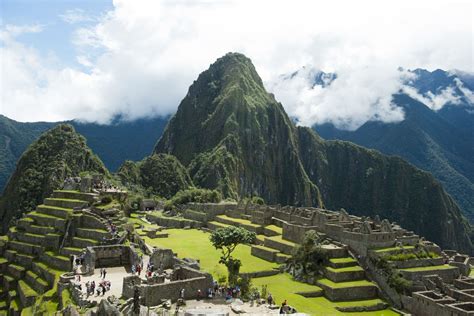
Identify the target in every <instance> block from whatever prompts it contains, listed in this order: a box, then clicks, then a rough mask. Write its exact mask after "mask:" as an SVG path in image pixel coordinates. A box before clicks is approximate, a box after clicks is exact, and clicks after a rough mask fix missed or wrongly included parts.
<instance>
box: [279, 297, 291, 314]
mask: <svg viewBox="0 0 474 316" xmlns="http://www.w3.org/2000/svg"><path fill="white" fill-rule="evenodd" d="M288 312H289V308H288V303H287V302H286V300H284V301H283V303H281V307H280V314H287V313H288Z"/></svg>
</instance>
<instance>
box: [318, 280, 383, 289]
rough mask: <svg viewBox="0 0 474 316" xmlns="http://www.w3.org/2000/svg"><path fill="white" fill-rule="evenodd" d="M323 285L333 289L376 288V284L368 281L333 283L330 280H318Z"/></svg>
mask: <svg viewBox="0 0 474 316" xmlns="http://www.w3.org/2000/svg"><path fill="white" fill-rule="evenodd" d="M318 282H320V283H321V284H324V285H326V286H329V287H332V288H345V287H353V286H371V285H372V286H375V284H374V283H372V282H370V281H367V280H360V281H348V282H337V283H336V282H333V281H331V280H329V279H321V280H318Z"/></svg>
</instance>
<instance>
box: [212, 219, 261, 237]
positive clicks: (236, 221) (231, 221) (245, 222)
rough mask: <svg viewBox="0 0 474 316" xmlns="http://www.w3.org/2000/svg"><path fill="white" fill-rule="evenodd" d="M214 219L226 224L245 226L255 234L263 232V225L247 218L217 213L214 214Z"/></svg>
mask: <svg viewBox="0 0 474 316" xmlns="http://www.w3.org/2000/svg"><path fill="white" fill-rule="evenodd" d="M216 221H217V222H219V223H223V224H227V225H232V226H238V227H242V228H245V229H247V230H249V231H251V232H254V233H256V234H257V235H259V234H262V233H263V227H262V226H261V225H257V224H254V223H252V222H251V221H249V220H245V219H241V218H233V217H230V216H227V215H218V216H216Z"/></svg>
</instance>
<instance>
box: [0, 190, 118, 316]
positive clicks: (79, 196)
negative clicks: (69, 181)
mask: <svg viewBox="0 0 474 316" xmlns="http://www.w3.org/2000/svg"><path fill="white" fill-rule="evenodd" d="M97 197H98V195H97V194H92V193H81V192H78V191H61V190H58V191H54V193H53V195H52V196H51V197H50V198H46V199H45V200H44V203H43V204H41V205H38V206H37V208H36V210H35V211H32V212H29V213H28V214H26V215H25V216H24V217H23V218H21V219H20V220H18V223H17V226H16V227H13V228H11V229H10V231H9V232H8V241H7V242H6V247H5V249H4V251H3V253H0V255H1V257H0V272H1V275H0V282H1V284H2V288H1V289H2V292H3V293H7V294H6V304H0V308H2V306H10V311H9V312H10V313H11V314H13V315H15V314H18V313H19V312H20V310H21V309H23V308H25V307H28V306H31V305H32V304H33V303H34V301H35V298H36V297H39V296H41V295H43V297H44V298H45V299H46V300H51V299H52V298H53V295H55V294H56V288H57V282H58V280H59V276H60V275H61V274H62V273H64V272H66V271H70V270H71V268H72V266H71V263H72V260H71V256H74V255H79V254H80V253H81V252H82V250H83V248H84V247H88V246H94V245H98V244H99V243H100V242H101V241H102V240H103V239H104V238H105V239H107V238H109V237H110V233H109V228H108V227H107V225H106V224H105V223H104V221H103V220H101V219H100V217H98V216H97V215H94V214H91V213H90V212H86V211H83V210H82V209H83V208H85V207H88V206H89V205H90V203H91V202H93V201H95V200H97Z"/></svg>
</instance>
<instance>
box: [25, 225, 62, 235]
mask: <svg viewBox="0 0 474 316" xmlns="http://www.w3.org/2000/svg"><path fill="white" fill-rule="evenodd" d="M26 231H27V232H29V233H32V234H40V235H46V234H50V233H54V232H55V230H54V228H53V227H48V226H39V225H34V224H31V225H30V226H29V227H28V229H27V230H26Z"/></svg>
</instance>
